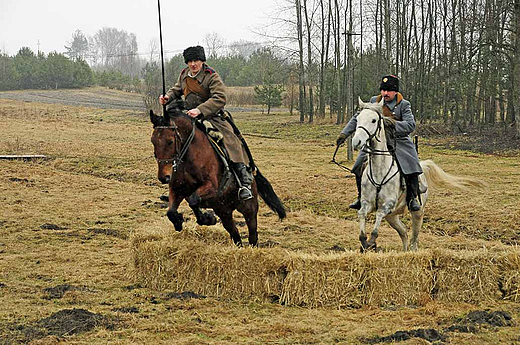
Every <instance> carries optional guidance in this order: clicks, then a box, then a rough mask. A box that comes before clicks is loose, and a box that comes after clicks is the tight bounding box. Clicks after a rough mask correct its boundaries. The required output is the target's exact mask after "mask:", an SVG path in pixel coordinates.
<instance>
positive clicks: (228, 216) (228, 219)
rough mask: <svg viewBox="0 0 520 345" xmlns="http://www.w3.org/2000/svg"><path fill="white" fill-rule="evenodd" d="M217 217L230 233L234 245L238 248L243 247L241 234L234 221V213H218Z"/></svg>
mask: <svg viewBox="0 0 520 345" xmlns="http://www.w3.org/2000/svg"><path fill="white" fill-rule="evenodd" d="M217 215H218V216H219V217H220V220H221V221H222V225H223V226H224V229H226V230H227V232H229V235H230V236H231V239H232V240H233V243H235V245H237V246H238V247H242V239H241V238H240V233H239V232H238V229H237V226H236V225H235V221H234V220H233V211H225V212H223V213H217Z"/></svg>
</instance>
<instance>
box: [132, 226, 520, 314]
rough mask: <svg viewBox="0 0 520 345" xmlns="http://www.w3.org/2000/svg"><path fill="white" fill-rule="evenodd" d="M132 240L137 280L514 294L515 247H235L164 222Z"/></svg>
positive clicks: (290, 299) (269, 291) (282, 298)
mask: <svg viewBox="0 0 520 345" xmlns="http://www.w3.org/2000/svg"><path fill="white" fill-rule="evenodd" d="M164 229H167V230H164ZM131 242H132V259H133V266H134V270H133V272H134V276H135V280H136V281H137V282H139V283H141V284H142V285H143V286H147V287H150V288H154V289H169V290H174V291H179V292H182V291H193V292H195V293H197V294H203V295H208V296H214V297H225V298H230V299H235V300H238V299H247V300H253V301H275V300H277V301H279V302H280V303H281V304H285V305H298V306H307V307H313V308H315V307H336V308H343V307H359V306H363V305H372V306H395V305H424V304H425V303H427V302H428V301H431V300H439V301H443V302H467V303H479V302H482V301H486V300H500V299H509V300H513V301H518V300H520V255H519V254H520V250H519V249H518V248H515V249H509V248H504V247H500V248H494V249H481V250H478V251H469V250H467V251H454V250H442V249H439V250H422V251H418V252H409V253H402V252H387V253H366V254H360V253H358V252H343V253H328V254H323V255H315V254H307V253H305V252H291V251H287V250H284V249H281V248H237V247H235V246H234V245H232V244H231V241H230V240H229V237H228V236H227V233H225V231H224V230H222V231H221V232H218V231H217V232H215V231H214V230H212V231H211V232H210V231H209V230H207V228H205V227H198V226H196V225H191V226H187V228H185V229H184V230H183V231H182V232H181V233H175V232H173V231H171V228H170V227H165V226H164V225H163V224H158V226H157V227H156V228H153V227H152V228H151V229H146V230H144V231H141V232H140V233H139V234H134V235H133V236H132V237H131Z"/></svg>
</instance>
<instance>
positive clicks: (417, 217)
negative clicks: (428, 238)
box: [410, 208, 424, 251]
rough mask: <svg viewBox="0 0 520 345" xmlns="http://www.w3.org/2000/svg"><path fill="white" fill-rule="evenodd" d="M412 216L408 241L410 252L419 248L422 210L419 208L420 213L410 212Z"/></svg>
mask: <svg viewBox="0 0 520 345" xmlns="http://www.w3.org/2000/svg"><path fill="white" fill-rule="evenodd" d="M411 214H412V238H411V239H410V250H413V251H416V250H417V249H418V247H419V232H420V231H421V228H422V224H423V218H424V208H421V210H420V211H417V212H411Z"/></svg>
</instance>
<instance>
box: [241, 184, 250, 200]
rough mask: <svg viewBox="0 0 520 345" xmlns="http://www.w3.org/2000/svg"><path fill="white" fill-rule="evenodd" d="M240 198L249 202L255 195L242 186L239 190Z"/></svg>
mask: <svg viewBox="0 0 520 345" xmlns="http://www.w3.org/2000/svg"><path fill="white" fill-rule="evenodd" d="M238 197H239V198H240V199H241V200H249V199H252V198H253V193H251V190H250V189H249V188H247V187H244V186H242V187H240V188H239V189H238Z"/></svg>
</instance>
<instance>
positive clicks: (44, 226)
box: [40, 223, 67, 230]
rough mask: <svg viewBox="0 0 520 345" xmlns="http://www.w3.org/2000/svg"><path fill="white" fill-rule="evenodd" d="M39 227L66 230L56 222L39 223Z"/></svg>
mask: <svg viewBox="0 0 520 345" xmlns="http://www.w3.org/2000/svg"><path fill="white" fill-rule="evenodd" d="M40 229H42V230H67V228H64V227H61V226H59V225H56V224H51V223H45V224H42V225H40Z"/></svg>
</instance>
